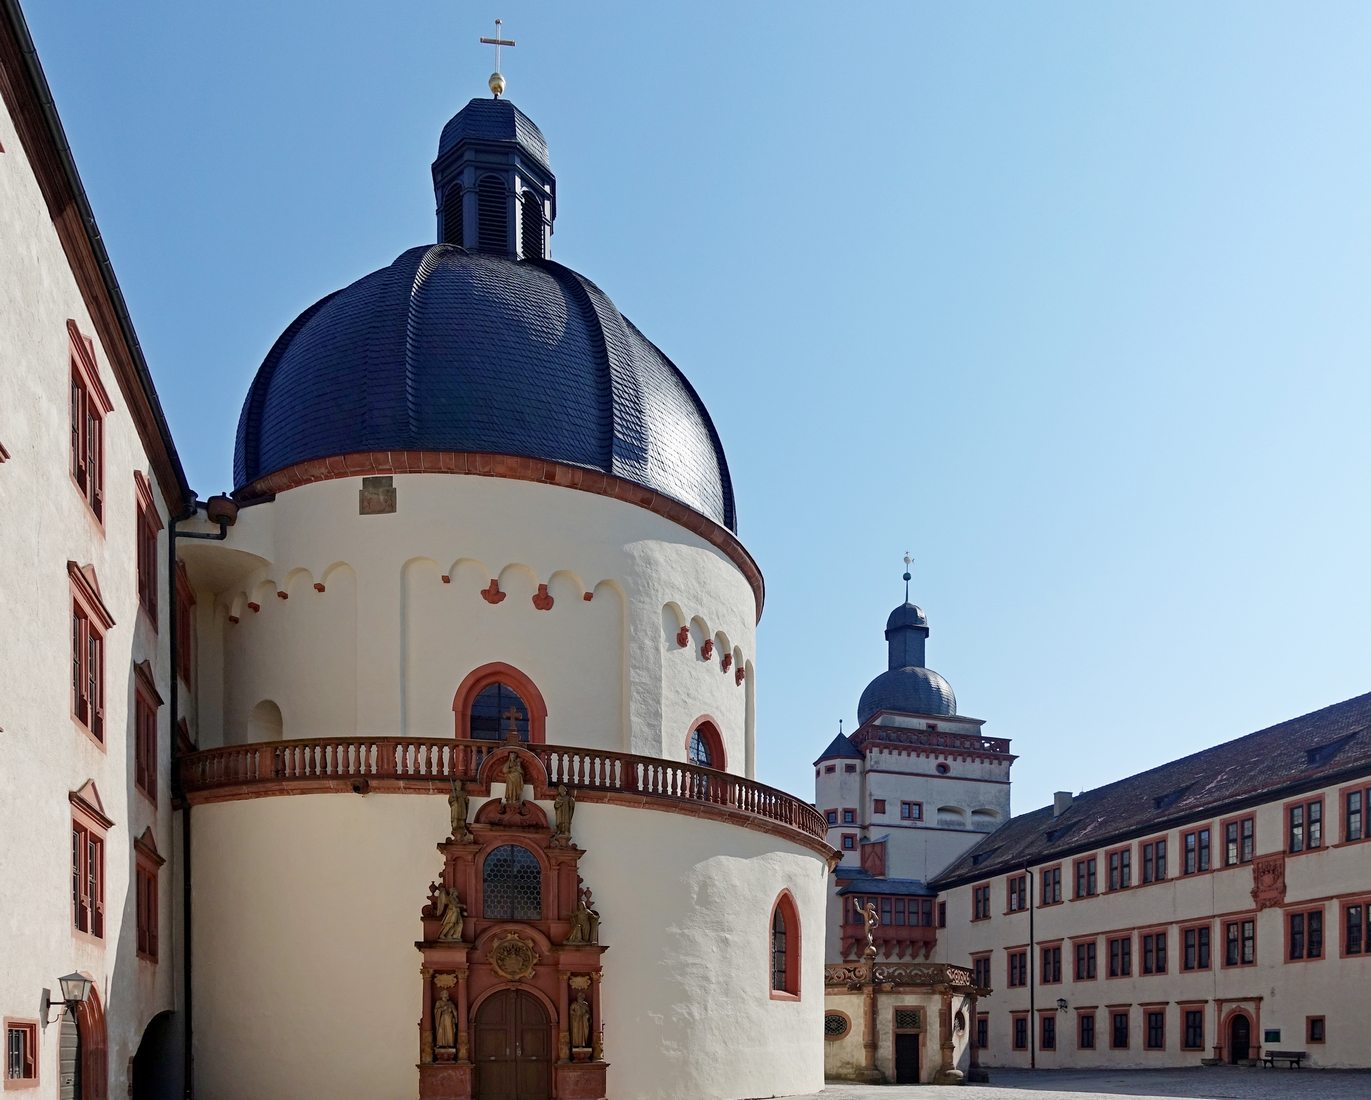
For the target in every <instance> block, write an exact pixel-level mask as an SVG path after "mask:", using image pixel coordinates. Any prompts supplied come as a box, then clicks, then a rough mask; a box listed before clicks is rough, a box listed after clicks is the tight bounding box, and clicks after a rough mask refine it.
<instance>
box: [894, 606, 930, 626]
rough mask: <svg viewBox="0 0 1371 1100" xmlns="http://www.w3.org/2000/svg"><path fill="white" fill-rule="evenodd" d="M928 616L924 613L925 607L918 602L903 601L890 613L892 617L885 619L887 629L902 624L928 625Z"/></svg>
mask: <svg viewBox="0 0 1371 1100" xmlns="http://www.w3.org/2000/svg"><path fill="white" fill-rule="evenodd" d="M927 625H928V616H927V615H925V614H924V609H923V608H922V607H920V606H919V605H918V604H913V603H902V604H901V605H900V606H899V607H897V608H895V610H894V611H892V612H891V613H890V618H888V619H886V621H885V628H886V629H887V630H894V629H895V628H896V627H901V626H927Z"/></svg>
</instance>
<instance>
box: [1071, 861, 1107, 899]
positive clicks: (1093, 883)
mask: <svg viewBox="0 0 1371 1100" xmlns="http://www.w3.org/2000/svg"><path fill="white" fill-rule="evenodd" d="M1099 874H1100V865H1099V860H1098V858H1097V857H1096V856H1082V857H1081V858H1080V859H1075V860H1072V861H1071V879H1072V882H1073V883H1074V884H1075V885H1074V888H1075V893H1074V894H1072V900H1073V901H1079V900H1080V899H1082V898H1093V897H1098V896H1099V893H1100V877H1099ZM1082 888H1084V889H1082Z"/></svg>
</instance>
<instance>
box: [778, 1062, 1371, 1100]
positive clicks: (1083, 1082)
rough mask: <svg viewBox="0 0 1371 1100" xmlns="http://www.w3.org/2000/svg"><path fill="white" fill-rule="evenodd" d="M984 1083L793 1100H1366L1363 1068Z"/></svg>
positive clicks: (1014, 1076)
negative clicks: (1123, 1099) (1118, 1099)
mask: <svg viewBox="0 0 1371 1100" xmlns="http://www.w3.org/2000/svg"><path fill="white" fill-rule="evenodd" d="M990 1077H991V1083H990V1084H988V1085H964V1086H960V1087H949V1086H937V1085H917V1086H914V1085H896V1086H890V1085H887V1086H884V1087H880V1086H870V1085H830V1086H829V1087H828V1088H826V1089H824V1091H823V1092H821V1093H819V1094H818V1096H811V1097H796V1098H794V1100H1107V1098H1109V1097H1115V1096H1130V1097H1135V1098H1140V1100H1175V1098H1185V1100H1371V1071H1368V1070H1318V1069H1308V1068H1306V1069H1296V1070H1288V1069H1274V1070H1273V1069H1241V1068H1238V1067H1235V1066H1215V1067H1213V1068H1212V1069H1177V1070H1147V1069H1142V1070H1039V1071H1037V1072H1031V1071H1025V1070H1007V1069H1006V1070H991V1072H990Z"/></svg>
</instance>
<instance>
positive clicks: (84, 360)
mask: <svg viewBox="0 0 1371 1100" xmlns="http://www.w3.org/2000/svg"><path fill="white" fill-rule="evenodd" d="M67 341H68V356H67V357H68V359H69V360H70V365H71V406H70V425H71V443H70V453H69V456H68V462H67V471H68V473H69V474H70V475H71V481H72V484H73V485H75V486H76V491H77V492H78V493H80V494H81V498H82V499H83V500H84V501H85V502H86V507H87V508H88V509H90V513H91V516H92V517H93V518H94V520H95V522H96V524H97V525H98V526H99V528H100V530H101V532H103V531H104V529H105V418H106V417H107V416H108V415H109V414H110V413H112V412H113V411H114V403H113V402H112V401H111V400H110V397H109V393H108V392H107V391H106V390H105V387H104V384H103V383H102V382H101V381H100V370H99V367H98V366H97V364H96V360H95V342H94V341H93V340H92V339H91V338H90V337H89V336H86V335H84V334H83V333H82V332H81V330H80V328H79V327H78V326H77V324H76V322H75V321H72V320H69V321H67Z"/></svg>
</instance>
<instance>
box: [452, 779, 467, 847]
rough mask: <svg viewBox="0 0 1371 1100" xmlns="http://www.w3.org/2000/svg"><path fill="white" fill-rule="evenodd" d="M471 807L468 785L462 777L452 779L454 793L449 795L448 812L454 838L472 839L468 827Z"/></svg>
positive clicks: (461, 839) (460, 839)
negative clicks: (468, 812)
mask: <svg viewBox="0 0 1371 1100" xmlns="http://www.w3.org/2000/svg"><path fill="white" fill-rule="evenodd" d="M470 808H471V799H470V797H469V796H468V795H467V792H466V787H465V786H463V784H462V781H461V780H460V779H454V780H453V781H452V793H451V794H449V795H448V796H447V812H448V817H449V818H450V819H451V822H452V839H453V840H456V841H459V842H460V841H469V840H471V830H470V829H469V828H467V811H468V810H469V809H470Z"/></svg>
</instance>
